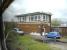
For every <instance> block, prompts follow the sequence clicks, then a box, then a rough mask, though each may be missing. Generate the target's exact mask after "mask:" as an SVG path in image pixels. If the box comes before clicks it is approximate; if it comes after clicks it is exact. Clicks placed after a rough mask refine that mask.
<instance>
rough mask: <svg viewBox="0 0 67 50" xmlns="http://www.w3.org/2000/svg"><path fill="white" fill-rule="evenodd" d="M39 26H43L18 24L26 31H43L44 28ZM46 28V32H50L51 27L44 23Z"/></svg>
mask: <svg viewBox="0 0 67 50" xmlns="http://www.w3.org/2000/svg"><path fill="white" fill-rule="evenodd" d="M39 26H40V27H41V26H42V25H41V24H18V27H19V28H21V29H22V30H23V31H25V32H41V31H43V29H42V28H39ZM43 26H44V28H45V32H49V31H50V27H49V26H48V25H47V24H43Z"/></svg>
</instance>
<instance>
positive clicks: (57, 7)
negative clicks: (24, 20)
mask: <svg viewBox="0 0 67 50" xmlns="http://www.w3.org/2000/svg"><path fill="white" fill-rule="evenodd" d="M36 11H43V12H51V13H52V14H53V15H52V18H67V0H15V1H14V2H13V3H12V4H11V5H10V6H9V8H8V9H7V10H6V12H5V13H4V17H5V15H6V14H7V15H6V17H7V16H10V17H11V18H13V17H14V16H15V15H17V14H23V13H30V12H36Z"/></svg>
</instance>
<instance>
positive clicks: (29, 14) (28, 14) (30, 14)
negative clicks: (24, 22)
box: [16, 12, 52, 17]
mask: <svg viewBox="0 0 67 50" xmlns="http://www.w3.org/2000/svg"><path fill="white" fill-rule="evenodd" d="M38 14H44V15H45V14H47V15H52V14H51V13H45V12H34V13H27V14H22V15H16V17H22V16H32V15H38Z"/></svg>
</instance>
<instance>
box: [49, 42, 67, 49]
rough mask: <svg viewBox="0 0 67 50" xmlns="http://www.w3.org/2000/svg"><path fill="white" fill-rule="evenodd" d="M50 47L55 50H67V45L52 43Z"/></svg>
mask: <svg viewBox="0 0 67 50" xmlns="http://www.w3.org/2000/svg"><path fill="white" fill-rule="evenodd" d="M49 45H50V46H51V47H53V48H54V47H55V48H58V50H67V43H61V42H51V43H49Z"/></svg>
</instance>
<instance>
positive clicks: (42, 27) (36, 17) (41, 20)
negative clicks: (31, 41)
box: [16, 12, 51, 32]
mask: <svg viewBox="0 0 67 50" xmlns="http://www.w3.org/2000/svg"><path fill="white" fill-rule="evenodd" d="M16 17H17V18H18V20H19V23H18V27H19V28H21V29H22V30H23V31H25V32H49V31H50V27H51V14H50V13H44V12H34V13H28V14H22V15H17V16H16Z"/></svg>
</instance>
